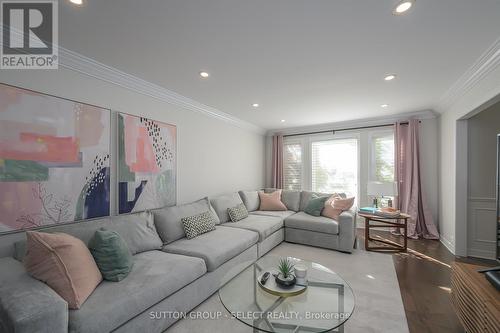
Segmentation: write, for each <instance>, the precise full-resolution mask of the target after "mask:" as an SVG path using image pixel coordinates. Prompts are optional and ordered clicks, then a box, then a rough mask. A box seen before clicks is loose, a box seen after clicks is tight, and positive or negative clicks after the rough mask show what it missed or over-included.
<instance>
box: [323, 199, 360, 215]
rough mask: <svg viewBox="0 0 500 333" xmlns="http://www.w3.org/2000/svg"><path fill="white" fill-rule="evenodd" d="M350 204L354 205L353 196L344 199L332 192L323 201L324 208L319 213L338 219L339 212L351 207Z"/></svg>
mask: <svg viewBox="0 0 500 333" xmlns="http://www.w3.org/2000/svg"><path fill="white" fill-rule="evenodd" d="M352 205H354V197H352V198H346V199H344V198H342V197H341V196H339V195H338V194H334V195H332V196H331V197H330V198H328V200H327V201H326V202H325V208H324V209H323V211H322V212H321V215H322V216H325V217H329V218H331V219H334V220H338V218H339V216H340V214H342V212H345V211H346V210H349V209H351V207H352Z"/></svg>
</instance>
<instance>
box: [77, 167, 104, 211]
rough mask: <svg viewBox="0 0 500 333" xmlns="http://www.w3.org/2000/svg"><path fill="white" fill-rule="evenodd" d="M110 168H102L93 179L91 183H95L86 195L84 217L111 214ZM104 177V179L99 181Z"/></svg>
mask: <svg viewBox="0 0 500 333" xmlns="http://www.w3.org/2000/svg"><path fill="white" fill-rule="evenodd" d="M109 173H110V169H109V167H106V168H102V169H101V171H99V173H98V174H97V175H96V176H95V177H94V178H93V179H92V181H91V184H95V185H94V186H95V187H94V188H93V189H92V190H91V191H90V194H89V195H88V196H86V197H85V203H84V209H83V211H84V216H83V218H84V219H91V218H94V217H101V216H109V201H110V200H109V189H110V186H109V184H110V177H109ZM99 179H102V181H99Z"/></svg>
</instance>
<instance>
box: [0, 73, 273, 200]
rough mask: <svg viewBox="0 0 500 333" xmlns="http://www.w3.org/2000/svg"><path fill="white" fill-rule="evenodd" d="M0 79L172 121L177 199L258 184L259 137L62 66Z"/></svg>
mask: <svg viewBox="0 0 500 333" xmlns="http://www.w3.org/2000/svg"><path fill="white" fill-rule="evenodd" d="M0 82H2V83H6V84H11V85H15V86H19V87H23V88H27V89H32V90H35V91H39V92H42V93H48V94H53V95H56V96H60V97H64V98H69V99H73V100H76V101H80V102H85V103H90V104H94V105H98V106H101V107H105V108H110V109H111V110H113V111H121V112H126V113H130V114H134V115H141V116H144V117H148V118H151V119H155V120H159V121H163V122H167V123H171V124H175V125H177V133H178V134H177V135H178V136H177V141H178V147H177V149H178V162H177V163H178V164H177V169H178V171H177V177H178V184H177V201H178V203H185V202H188V201H192V200H195V199H198V198H201V197H204V196H213V195H217V194H221V193H225V192H230V191H236V190H239V189H254V188H260V187H262V186H263V185H264V156H265V144H264V143H265V137H264V136H263V135H261V134H258V133H254V132H251V131H249V130H247V129H241V128H239V127H236V126H235V125H232V124H229V123H227V122H224V121H221V120H217V119H215V118H212V117H209V116H207V115H204V114H201V113H197V112H193V111H190V110H186V109H182V108H180V107H178V106H174V105H171V104H167V103H165V102H162V101H159V100H156V99H153V98H151V97H148V96H145V95H141V94H138V93H135V92H132V91H130V90H127V89H124V88H121V87H120V86H117V85H113V84H110V83H107V82H104V81H101V80H98V79H95V78H92V77H90V76H86V75H83V74H79V73H77V72H73V71H71V70H67V69H59V70H24V71H22V70H1V71H0Z"/></svg>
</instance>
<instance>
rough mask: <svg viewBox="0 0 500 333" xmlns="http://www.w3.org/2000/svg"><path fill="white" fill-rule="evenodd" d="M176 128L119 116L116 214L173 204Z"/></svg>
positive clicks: (128, 116) (132, 117)
mask: <svg viewBox="0 0 500 333" xmlns="http://www.w3.org/2000/svg"><path fill="white" fill-rule="evenodd" d="M176 142H177V128H176V127H175V125H170V124H165V123H162V122H159V121H155V120H150V119H147V118H143V117H136V116H132V115H128V114H124V113H120V114H118V211H119V213H120V214H124V213H131V212H139V211H143V210H147V209H154V208H160V207H164V206H172V205H175V203H176V165H177V164H176V147H177V144H176Z"/></svg>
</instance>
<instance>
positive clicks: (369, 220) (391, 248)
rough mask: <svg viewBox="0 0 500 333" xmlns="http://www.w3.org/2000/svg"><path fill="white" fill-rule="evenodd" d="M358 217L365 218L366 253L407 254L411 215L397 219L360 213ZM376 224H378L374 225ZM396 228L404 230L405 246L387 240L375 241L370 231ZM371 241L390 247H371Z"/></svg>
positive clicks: (401, 215)
mask: <svg viewBox="0 0 500 333" xmlns="http://www.w3.org/2000/svg"><path fill="white" fill-rule="evenodd" d="M358 215H359V216H361V217H364V218H365V249H366V251H387V252H406V250H407V243H408V240H407V236H408V219H409V218H410V215H408V214H400V215H399V216H397V217H385V216H378V215H374V214H368V213H362V212H358ZM373 222H376V223H373ZM387 227H391V228H396V229H400V230H401V229H403V237H404V240H403V245H401V244H399V243H396V242H393V241H390V240H387V239H375V238H371V237H370V229H375V228H387ZM370 241H376V242H380V243H384V244H386V245H388V246H370V245H369V243H370Z"/></svg>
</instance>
